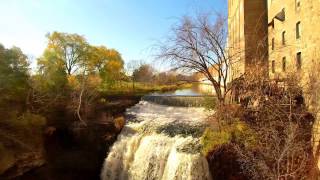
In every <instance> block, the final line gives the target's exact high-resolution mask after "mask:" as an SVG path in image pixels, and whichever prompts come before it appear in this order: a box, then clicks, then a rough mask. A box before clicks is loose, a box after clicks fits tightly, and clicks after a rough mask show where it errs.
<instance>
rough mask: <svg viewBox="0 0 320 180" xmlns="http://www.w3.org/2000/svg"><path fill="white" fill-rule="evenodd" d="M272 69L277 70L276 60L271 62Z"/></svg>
mask: <svg viewBox="0 0 320 180" xmlns="http://www.w3.org/2000/svg"><path fill="white" fill-rule="evenodd" d="M271 70H272V73H275V72H276V62H275V61H274V60H273V61H272V62H271Z"/></svg>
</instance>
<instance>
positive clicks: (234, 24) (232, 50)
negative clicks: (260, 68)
mask: <svg viewBox="0 0 320 180" xmlns="http://www.w3.org/2000/svg"><path fill="white" fill-rule="evenodd" d="M228 53H229V56H231V59H232V61H233V62H231V64H232V67H231V73H230V77H232V79H234V78H237V77H239V76H240V75H241V74H243V73H244V70H245V63H244V57H245V38H244V0H228Z"/></svg>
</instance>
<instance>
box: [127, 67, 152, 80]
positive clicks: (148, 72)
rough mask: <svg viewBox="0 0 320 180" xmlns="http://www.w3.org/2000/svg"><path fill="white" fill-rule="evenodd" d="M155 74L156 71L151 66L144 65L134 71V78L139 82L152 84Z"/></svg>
mask: <svg viewBox="0 0 320 180" xmlns="http://www.w3.org/2000/svg"><path fill="white" fill-rule="evenodd" d="M153 72H154V70H153V68H152V67H151V66H150V65H148V64H143V65H141V66H140V67H139V68H137V69H135V70H134V71H133V73H132V77H133V79H134V80H135V81H138V82H151V80H152V78H153Z"/></svg>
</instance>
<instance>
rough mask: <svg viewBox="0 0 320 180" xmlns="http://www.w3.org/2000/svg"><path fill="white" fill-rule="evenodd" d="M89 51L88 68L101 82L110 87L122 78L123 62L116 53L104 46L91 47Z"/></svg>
mask: <svg viewBox="0 0 320 180" xmlns="http://www.w3.org/2000/svg"><path fill="white" fill-rule="evenodd" d="M91 50H92V51H91V59H89V61H90V65H89V66H90V67H89V68H91V69H92V71H94V72H97V73H99V75H100V77H101V79H102V80H103V82H105V83H107V84H109V85H112V84H113V83H114V82H115V81H116V80H120V79H121V78H122V77H123V76H124V74H123V66H124V61H123V59H122V57H121V54H120V53H119V52H118V51H116V50H114V49H107V48H106V47H104V46H100V47H94V46H93V47H91Z"/></svg>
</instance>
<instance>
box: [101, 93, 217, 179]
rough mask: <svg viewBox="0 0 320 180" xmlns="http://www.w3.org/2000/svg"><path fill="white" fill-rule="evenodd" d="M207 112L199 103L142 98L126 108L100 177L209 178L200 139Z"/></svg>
mask: <svg viewBox="0 0 320 180" xmlns="http://www.w3.org/2000/svg"><path fill="white" fill-rule="evenodd" d="M180 92H181V91H180ZM184 92H190V91H184ZM183 95H185V94H183ZM193 95H194V94H193ZM208 114H209V112H207V111H206V110H205V109H204V108H200V107H172V106H166V105H159V104H154V103H151V102H148V101H140V102H139V103H138V104H136V105H135V106H133V107H131V108H129V109H127V112H126V116H127V124H126V125H125V127H124V128H123V130H122V132H121V133H120V135H119V136H118V139H117V141H116V142H115V144H114V145H113V146H112V147H111V149H110V152H109V154H108V156H107V157H106V159H105V161H104V165H103V168H102V170H101V179H102V180H210V179H211V177H210V173H209V168H208V163H207V160H206V158H205V157H204V156H203V155H202V154H201V153H200V150H201V145H200V142H199V138H200V136H201V134H202V132H203V130H204V128H205V126H206V117H207V116H208Z"/></svg>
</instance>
